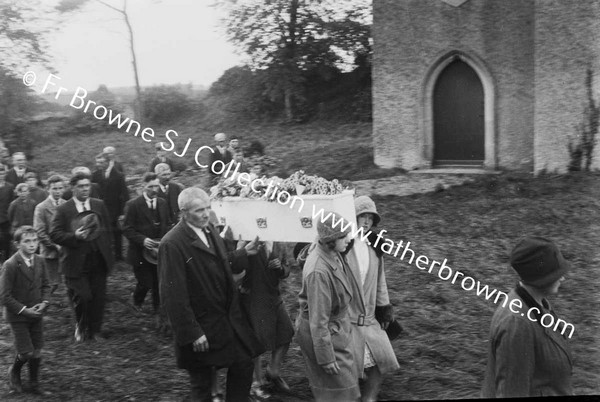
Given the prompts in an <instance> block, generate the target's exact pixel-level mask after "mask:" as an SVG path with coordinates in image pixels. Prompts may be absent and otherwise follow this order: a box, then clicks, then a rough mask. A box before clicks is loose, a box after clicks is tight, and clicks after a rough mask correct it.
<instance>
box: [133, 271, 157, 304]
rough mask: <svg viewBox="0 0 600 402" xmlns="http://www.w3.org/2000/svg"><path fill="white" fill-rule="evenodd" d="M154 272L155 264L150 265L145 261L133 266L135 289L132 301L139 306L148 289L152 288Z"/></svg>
mask: <svg viewBox="0 0 600 402" xmlns="http://www.w3.org/2000/svg"><path fill="white" fill-rule="evenodd" d="M153 268H154V273H156V265H152V264H150V263H148V262H147V261H142V262H141V263H140V264H138V265H136V266H134V268H133V274H134V276H135V279H136V281H137V283H136V285H135V290H134V291H133V303H134V304H135V305H137V306H140V305H141V304H142V303H144V299H146V294H148V291H150V290H152V289H154V276H155V274H154V275H153V271H152V269H153Z"/></svg>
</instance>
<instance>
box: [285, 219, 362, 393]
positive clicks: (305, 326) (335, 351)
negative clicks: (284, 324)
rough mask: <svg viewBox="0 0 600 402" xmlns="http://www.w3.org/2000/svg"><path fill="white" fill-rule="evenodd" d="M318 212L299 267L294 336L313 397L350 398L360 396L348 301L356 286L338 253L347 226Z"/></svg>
mask: <svg viewBox="0 0 600 402" xmlns="http://www.w3.org/2000/svg"><path fill="white" fill-rule="evenodd" d="M328 214H329V215H328ZM323 216H327V218H326V219H324V222H321V221H320V220H318V221H317V233H318V242H317V244H316V245H315V247H314V248H313V250H312V251H311V252H310V254H309V255H308V257H307V259H306V263H305V265H304V269H303V271H302V289H301V290H300V294H299V295H298V300H299V303H300V308H299V312H298V317H297V319H296V328H297V330H298V331H297V335H296V340H297V342H298V344H299V345H300V349H301V350H302V355H303V356H304V361H305V363H306V371H307V377H308V381H309V383H310V387H311V390H312V393H313V396H314V397H315V400H317V401H353V400H358V398H359V397H360V390H359V388H358V369H357V362H356V360H355V356H358V351H357V350H355V348H356V347H357V346H358V344H359V342H356V341H355V340H354V335H355V334H354V333H353V328H352V327H353V326H352V324H351V323H350V318H349V316H348V307H349V303H350V300H351V298H352V297H354V295H355V294H357V291H358V289H357V288H356V281H354V280H351V279H352V278H351V277H350V275H351V274H350V272H349V270H350V268H348V265H347V264H346V262H345V260H344V257H343V256H342V255H341V254H340V253H342V252H343V251H344V250H345V249H346V247H347V246H348V243H349V241H350V240H349V238H348V232H349V231H348V228H346V229H347V230H345V231H344V230H341V228H340V226H341V227H344V226H346V225H345V224H343V225H338V226H334V225H333V223H334V220H335V222H339V221H340V219H342V217H341V216H339V215H338V214H336V213H333V212H331V213H330V212H329V211H327V212H325V214H324V215H323ZM344 222H346V223H347V222H348V221H346V220H344ZM360 358H361V359H362V355H360ZM361 363H362V361H361Z"/></svg>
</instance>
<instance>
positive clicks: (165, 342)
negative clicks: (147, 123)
mask: <svg viewBox="0 0 600 402" xmlns="http://www.w3.org/2000/svg"><path fill="white" fill-rule="evenodd" d="M305 128H306V127H305ZM308 129H310V131H311V132H313V134H312V135H313V136H312V137H310V136H309V135H306V133H300V132H299V131H297V130H298V129H291V128H290V129H289V130H283V129H282V131H281V132H280V133H278V132H277V130H276V129H275V128H273V127H271V128H270V129H264V130H263V131H261V132H260V133H259V132H258V130H256V131H255V130H252V131H251V132H250V131H249V132H248V133H247V137H246V136H244V138H254V137H252V135H256V138H259V135H260V136H261V137H260V138H261V139H264V140H267V139H269V140H268V141H266V143H267V144H268V147H267V150H268V151H269V152H271V151H272V152H273V154H276V155H277V156H278V155H282V156H284V157H285V163H286V164H288V165H287V166H290V167H294V168H295V167H296V166H297V167H306V170H307V171H310V172H311V173H318V174H323V172H325V171H328V173H330V174H334V173H333V172H335V174H338V172H339V170H340V169H343V166H347V165H345V164H346V163H347V164H348V166H349V165H350V164H351V161H352V160H363V159H356V158H358V157H359V156H361V155H368V154H369V152H370V146H369V144H370V139H369V137H368V135H367V132H368V130H367V126H364V127H363V126H351V127H347V128H343V127H342V128H337V129H326V128H321V129H318V128H317V127H316V126H315V127H309V128H308ZM308 129H307V131H308ZM295 130H296V132H295ZM346 131H348V132H351V133H352V135H353V137H351V138H346V137H345V135H344V133H345V132H346ZM237 134H240V133H237ZM301 134H302V135H301ZM304 135H306V137H303V136H304ZM209 136H210V133H206V134H205V138H208V137H209ZM309 137H310V138H309ZM300 138H302V139H300ZM132 139H133V140H135V141H137V142H136V144H138V148H127V146H131V144H133V142H132V141H131V140H132ZM294 139H296V140H295V141H294ZM336 139H337V140H336ZM109 143H110V144H112V145H115V146H117V147H118V149H119V154H120V158H121V160H123V161H125V162H126V167H127V168H128V169H131V171H136V169H139V167H138V168H136V166H141V165H140V164H141V163H142V162H144V161H145V160H146V159H148V160H149V159H150V158H149V157H147V155H148V154H150V153H151V147H150V146H143V145H145V144H142V141H141V140H140V139H139V138H129V139H127V138H124V137H123V134H110V135H108V136H106V138H104V137H103V138H100V137H97V136H95V137H89V138H86V140H85V147H84V148H85V151H82V150H81V145H80V144H81V142H80V141H76V140H75V139H67V140H66V141H63V142H62V143H61V141H58V140H56V139H51V140H50V139H49V140H48V141H45V142H44V143H40V146H39V148H38V149H37V150H36V155H35V156H36V159H35V163H36V166H38V167H44V168H46V169H50V168H52V169H56V170H59V171H66V170H67V169H68V168H70V167H71V166H73V165H74V164H76V162H77V163H85V162H88V161H90V160H91V158H92V157H93V155H94V154H95V153H96V151H97V150H100V149H101V148H102V146H104V145H108V144H109ZM207 143H209V142H207ZM315 143H317V144H318V145H314V144H315ZM327 147H330V148H327ZM355 147H356V148H355ZM311 149H317V151H316V152H314V153H311V152H309V150H311ZM328 149H329V151H326V150H328ZM332 149H333V150H335V152H334V151H332ZM344 150H346V151H347V152H348V153H349V154H350V155H349V156H348V157H343V158H334V157H333V155H338V154H337V153H336V152H338V151H339V152H340V153H341V154H343V152H345V151H344ZM315 155H316V156H315ZM365 158H366V157H365ZM365 160H366V159H365ZM295 163H297V164H298V165H294V164H295ZM340 166H341V167H340ZM308 167H310V168H311V169H312V168H314V169H315V170H314V171H313V170H310V169H309V168H308ZM351 169H354V170H349V171H348V172H349V173H348V172H347V174H348V176H347V178H351V179H352V178H354V179H359V178H360V179H362V178H366V177H374V176H377V175H378V174H383V173H384V172H380V171H379V170H377V169H374V168H369V167H366V168H363V167H361V166H355V165H353V167H352V168H351ZM42 170H43V169H42ZM330 174H328V175H327V176H329V177H331V175H330ZM386 174H389V173H386ZM361 175H362V176H361ZM599 200H600V175H598V174H590V175H568V176H543V177H540V178H538V179H533V178H530V177H528V176H516V175H506V174H505V175H501V176H494V177H482V178H480V179H479V180H478V181H476V182H475V183H473V184H469V185H465V186H462V187H456V188H452V189H450V190H447V191H442V192H436V193H430V194H424V195H414V196H408V197H396V196H387V197H378V198H375V201H376V203H377V206H378V209H379V211H380V213H381V215H382V218H383V220H382V223H381V225H380V226H381V227H383V228H385V229H387V230H388V231H389V233H388V234H389V236H390V238H392V239H394V240H396V241H398V240H403V241H405V242H406V241H410V242H411V248H412V249H413V250H415V252H417V254H423V255H427V256H428V257H430V258H432V259H435V260H437V261H442V260H443V259H444V258H446V259H448V264H449V265H450V266H451V267H452V268H453V269H458V270H461V271H462V272H463V273H465V274H466V275H470V276H472V277H473V278H475V279H477V280H479V281H481V282H482V283H484V284H488V285H489V286H490V287H493V288H496V289H498V290H502V291H508V290H509V289H510V288H511V287H513V286H514V284H515V283H516V274H514V272H512V270H511V269H510V268H509V267H508V257H509V253H510V250H511V248H512V246H513V245H514V244H515V243H516V241H517V239H519V238H520V237H522V236H524V235H531V234H537V235H542V236H546V237H550V238H552V239H553V240H555V241H556V242H557V244H558V245H559V247H560V248H561V249H562V251H563V254H564V255H565V257H566V258H567V259H568V260H569V261H570V262H571V263H572V265H573V270H572V272H571V273H570V274H569V275H568V277H567V280H566V281H564V282H563V284H562V286H561V290H560V294H559V295H558V296H556V297H554V298H552V299H551V302H552V303H553V306H554V308H555V309H556V310H557V312H558V315H559V316H560V317H561V318H563V319H565V320H566V321H568V322H570V323H572V324H574V325H575V328H576V329H575V334H574V336H573V338H572V339H571V344H572V348H573V354H574V363H575V368H574V373H573V382H574V387H575V392H576V394H579V395H591V394H599V393H600V339H599V336H598V334H599V333H600V296H599V295H600V292H599V289H600V251H599V250H600V248H599V244H600V201H599ZM386 273H387V278H388V287H389V289H390V295H391V300H392V303H393V304H394V306H395V312H396V316H397V318H398V319H399V320H400V321H401V323H402V325H403V326H404V328H405V331H406V332H405V334H404V335H403V336H402V337H401V338H400V339H398V340H396V341H394V349H395V352H396V355H397V357H398V360H399V362H400V365H401V369H400V370H399V371H398V372H397V373H395V374H394V375H392V376H389V377H388V378H386V380H385V382H384V384H383V389H382V391H381V394H380V397H381V399H383V400H385V399H387V400H398V399H404V400H418V399H458V398H476V397H478V395H479V390H480V386H481V382H482V380H483V375H484V369H485V364H486V353H487V337H488V331H489V325H490V320H491V316H492V314H493V312H494V310H495V306H494V304H493V303H492V302H491V301H486V300H485V299H484V298H483V297H477V296H476V295H475V292H474V291H471V292H467V291H465V290H463V289H462V288H460V287H459V286H458V285H453V284H451V283H450V282H446V281H442V280H440V279H439V278H437V276H433V275H430V274H427V273H426V272H425V271H420V270H418V269H416V268H415V267H414V266H412V265H409V264H407V263H403V262H401V261H399V259H397V258H393V257H386ZM300 278H301V272H300V270H299V269H297V268H296V269H294V270H293V272H292V274H291V276H290V277H289V278H288V279H287V280H286V281H285V282H284V284H283V289H284V298H285V302H286V306H287V308H288V311H289V312H290V315H291V316H292V318H295V315H296V311H297V294H298V291H299V288H300ZM133 287H134V279H133V275H132V273H131V268H129V267H128V266H126V265H120V266H118V267H116V269H115V271H114V273H113V275H112V276H111V277H110V278H109V291H108V293H109V303H108V305H107V311H106V320H105V330H106V331H107V335H108V336H109V338H108V340H106V341H104V342H102V343H90V344H81V345H76V344H73V343H72V333H73V325H72V321H73V320H72V313H71V311H70V309H69V308H68V307H67V306H66V305H64V306H62V307H53V309H52V310H51V311H50V314H49V317H48V321H47V323H46V339H47V342H46V347H45V360H44V362H43V365H42V384H43V385H44V387H45V389H46V391H48V392H50V394H49V395H47V396H46V397H45V398H44V400H52V401H64V400H84V401H87V400H111V401H113V400H121V401H125V400H131V401H133V400H137V401H147V400H181V399H183V398H184V397H185V395H186V393H187V390H188V384H187V378H186V376H185V373H183V372H181V371H180V370H177V369H176V368H175V364H174V358H173V350H172V346H171V340H170V339H169V338H167V337H164V336H162V335H159V334H157V333H156V332H155V331H154V330H153V321H152V319H151V317H149V316H145V315H142V316H139V315H136V314H134V312H133V311H132V310H131V309H130V308H129V307H128V302H129V298H130V294H131V291H132V290H133ZM10 342H11V337H10V332H9V330H8V328H7V327H6V326H0V356H1V357H0V373H5V372H6V369H7V367H8V365H9V363H10V360H11V358H12V349H11V345H10ZM282 374H283V376H284V377H285V378H286V380H287V381H288V383H289V384H290V386H291V387H292V389H293V392H294V395H293V396H281V395H278V396H276V398H273V399H272V400H275V401H277V400H285V401H288V400H289V401H298V400H308V399H310V390H309V388H308V382H307V380H306V378H305V376H304V365H303V362H302V358H301V355H300V351H299V348H298V346H297V345H296V344H295V343H293V344H292V347H291V349H290V352H289V354H288V358H287V360H286V362H285V364H284V368H283V373H282ZM2 375H4V374H2ZM0 378H2V377H0ZM11 398H12V397H10V396H9V395H7V394H6V393H5V391H4V390H2V391H0V400H35V399H34V398H32V397H30V396H29V397H28V398H27V399H26V398H20V399H19V398H12V399H11ZM39 400H41V399H39Z"/></svg>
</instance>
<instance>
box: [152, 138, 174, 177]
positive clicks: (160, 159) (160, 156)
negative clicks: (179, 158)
mask: <svg viewBox="0 0 600 402" xmlns="http://www.w3.org/2000/svg"><path fill="white" fill-rule="evenodd" d="M162 146H163V143H162V142H157V143H156V144H155V145H154V147H155V148H156V157H154V159H152V160H151V161H150V166H148V171H149V172H154V168H155V167H156V165H158V164H159V163H166V164H167V165H169V167H170V168H171V171H174V170H175V162H174V161H173V160H172V159H171V158H169V157H167V156H166V155H167V151H165V150H164V149H163V147H162Z"/></svg>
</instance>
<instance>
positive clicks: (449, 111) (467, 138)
mask: <svg viewBox="0 0 600 402" xmlns="http://www.w3.org/2000/svg"><path fill="white" fill-rule="evenodd" d="M484 130H485V127H484V97H483V85H482V84H481V80H480V79H479V77H478V76H477V73H476V72H475V70H473V69H472V68H471V67H470V66H469V65H468V64H467V63H465V62H463V61H461V60H459V59H456V60H455V61H453V62H451V63H450V64H449V65H448V66H447V67H446V68H445V69H444V70H443V71H442V72H441V74H440V75H439V77H438V79H437V82H436V84H435V87H434V91H433V141H434V145H433V155H434V160H433V162H434V165H483V161H484V159H485V131H484Z"/></svg>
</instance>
